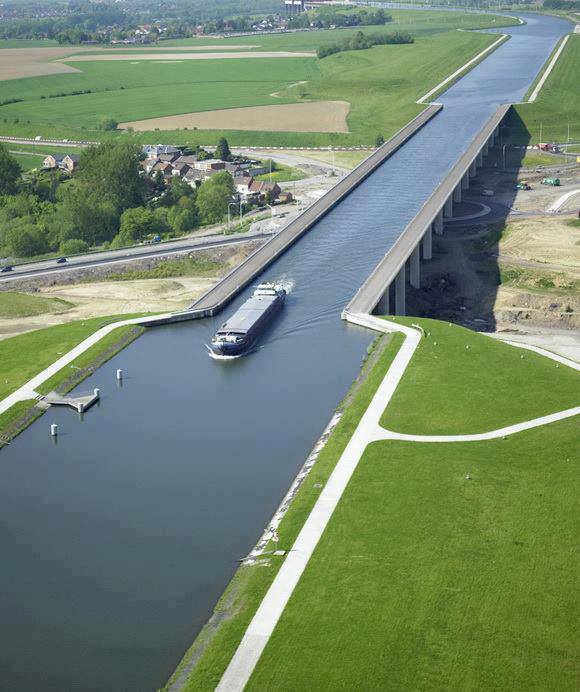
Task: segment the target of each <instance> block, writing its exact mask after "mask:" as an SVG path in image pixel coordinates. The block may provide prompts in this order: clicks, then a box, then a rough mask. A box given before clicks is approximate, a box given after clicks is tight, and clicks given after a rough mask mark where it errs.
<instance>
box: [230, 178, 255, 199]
mask: <svg viewBox="0 0 580 692" xmlns="http://www.w3.org/2000/svg"><path fill="white" fill-rule="evenodd" d="M253 182H254V179H253V178H252V177H251V176H249V175H237V176H236V177H235V178H234V189H235V191H236V192H237V193H238V194H239V195H240V196H241V197H246V198H247V197H249V196H251V195H252V194H253V193H252V192H251V191H250V186H251V184H252V183H253Z"/></svg>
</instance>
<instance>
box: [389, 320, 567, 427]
mask: <svg viewBox="0 0 580 692" xmlns="http://www.w3.org/2000/svg"><path fill="white" fill-rule="evenodd" d="M396 321H397V322H400V323H404V324H410V323H412V322H417V320H415V319H413V318H402V317H397V318H396ZM419 323H420V324H421V325H422V326H423V327H424V328H425V330H426V331H427V332H428V333H430V336H428V337H426V338H423V339H421V343H420V345H419V347H418V349H417V351H416V352H415V355H414V356H413V360H412V362H411V366H410V367H409V368H408V369H407V371H406V373H405V375H404V376H403V379H402V381H401V383H400V385H399V387H398V388H397V391H396V392H395V394H394V396H393V399H392V400H391V403H390V404H389V406H388V407H387V409H386V411H385V413H384V415H383V418H382V420H381V423H382V425H383V426H384V427H385V428H388V429H389V430H395V431H396V432H403V433H410V434H417V435H422V434H425V435H429V434H441V435H455V434H458V435H459V434H466V433H478V432H486V431H488V430H495V429H497V428H501V427H504V426H506V425H511V424H513V423H519V422H521V421H524V420H528V419H531V418H538V417H540V416H545V415H547V414H549V413H555V412H556V411H560V410H563V409H565V408H570V407H572V406H578V405H580V380H579V377H578V373H577V372H576V371H574V370H572V369H570V368H567V367H565V366H563V365H560V366H559V367H556V364H555V363H554V362H553V361H551V360H549V359H547V358H544V357H543V356H540V355H538V354H536V353H533V352H531V351H524V350H522V349H519V348H515V347H512V346H508V345H506V344H502V343H501V342H499V341H497V340H495V339H491V338H489V337H486V336H483V335H481V334H477V333H476V332H472V331H471V330H469V329H464V328H463V327H459V326H457V325H454V324H452V325H451V326H449V325H448V323H447V322H439V321H437V320H426V319H422V320H419ZM466 346H469V348H466ZM522 355H523V358H522ZM554 382H557V386H554ZM467 392H468V393H469V396H466V393H467Z"/></svg>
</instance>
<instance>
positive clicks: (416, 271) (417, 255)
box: [409, 243, 421, 288]
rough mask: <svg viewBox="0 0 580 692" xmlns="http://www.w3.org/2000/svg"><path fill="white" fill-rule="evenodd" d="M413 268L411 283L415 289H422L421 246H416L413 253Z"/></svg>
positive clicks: (410, 273) (410, 276)
mask: <svg viewBox="0 0 580 692" xmlns="http://www.w3.org/2000/svg"><path fill="white" fill-rule="evenodd" d="M410 264H411V266H410V269H411V270H410V272H409V283H410V284H411V286H413V288H421V246H420V245H419V243H417V245H415V249H414V250H413V252H412V253H411V263H410Z"/></svg>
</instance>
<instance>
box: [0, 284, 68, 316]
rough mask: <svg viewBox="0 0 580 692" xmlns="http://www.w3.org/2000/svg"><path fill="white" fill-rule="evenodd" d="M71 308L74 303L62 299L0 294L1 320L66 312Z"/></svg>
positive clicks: (11, 293)
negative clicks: (3, 318)
mask: <svg viewBox="0 0 580 692" xmlns="http://www.w3.org/2000/svg"><path fill="white" fill-rule="evenodd" d="M71 307H72V303H69V302H67V301H66V300H61V299H60V298H47V297H45V296H34V295H30V294H29V293H17V292H13V291H3V292H0V318H1V317H31V316H33V315H43V314H45V313H47V312H53V313H54V312H64V311H66V310H68V309H69V308H71Z"/></svg>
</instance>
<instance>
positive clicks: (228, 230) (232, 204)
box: [224, 202, 237, 235]
mask: <svg viewBox="0 0 580 692" xmlns="http://www.w3.org/2000/svg"><path fill="white" fill-rule="evenodd" d="M236 204H237V202H230V203H229V204H228V228H227V232H228V233H229V232H230V207H232V206H234V207H235V206H236ZM225 234H226V232H225V231H224V235H225Z"/></svg>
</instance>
